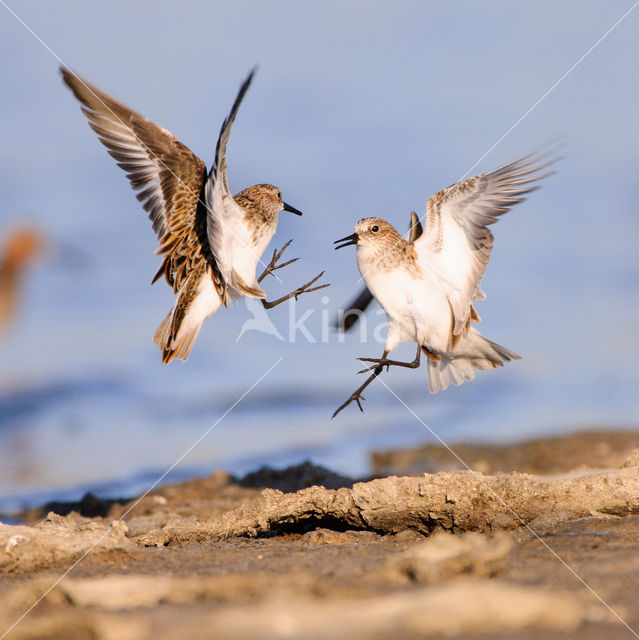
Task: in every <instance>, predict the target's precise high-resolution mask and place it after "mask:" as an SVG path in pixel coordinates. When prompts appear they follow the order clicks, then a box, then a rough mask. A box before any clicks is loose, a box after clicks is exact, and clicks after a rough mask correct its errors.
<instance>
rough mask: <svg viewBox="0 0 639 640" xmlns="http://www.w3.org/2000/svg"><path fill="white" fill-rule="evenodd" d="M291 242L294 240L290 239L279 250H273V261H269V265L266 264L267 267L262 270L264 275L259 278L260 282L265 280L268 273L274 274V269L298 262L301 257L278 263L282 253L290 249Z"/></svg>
mask: <svg viewBox="0 0 639 640" xmlns="http://www.w3.org/2000/svg"><path fill="white" fill-rule="evenodd" d="M291 242H293V241H292V240H289V241H288V242H287V243H286V244H285V245H284V246H283V247H282V248H281V249H280V250H279V251H278V250H277V249H275V251H273V257H272V258H271V261H270V262H269V263H268V265H266V269H264V271H262V275H261V276H260V277H259V278H258V279H257V281H258V282H262V280H264V278H266V276H268V275H273V272H274V271H277V270H278V269H283V268H284V267H287V266H288V265H289V264H292V263H293V262H297V261H298V260H299V258H292V259H291V260H287V261H286V262H283V263H282V264H277V263H278V261H279V259H280V258H281V257H282V255H283V254H284V252H285V251H286V249H288V246H289V245H290V244H291Z"/></svg>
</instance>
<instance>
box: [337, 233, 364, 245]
mask: <svg viewBox="0 0 639 640" xmlns="http://www.w3.org/2000/svg"><path fill="white" fill-rule="evenodd" d="M358 240H359V236H358V235H357V234H356V233H352V234H351V235H350V236H346V237H345V238H342V239H341V240H335V242H333V244H338V243H339V242H343V243H344V244H340V245H339V246H337V247H335V249H341V248H342V247H348V245H349V244H357V241H358Z"/></svg>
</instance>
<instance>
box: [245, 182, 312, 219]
mask: <svg viewBox="0 0 639 640" xmlns="http://www.w3.org/2000/svg"><path fill="white" fill-rule="evenodd" d="M235 200H236V201H237V203H238V204H239V205H240V206H242V207H243V208H244V209H246V210H248V211H251V210H253V211H257V210H258V209H259V210H260V213H262V214H266V216H267V217H269V218H272V217H275V216H276V215H277V214H278V213H279V212H280V211H290V212H291V213H294V214H295V215H298V216H301V215H302V212H301V211H299V210H298V209H296V208H295V207H293V206H291V205H290V204H288V203H286V202H284V200H282V192H281V191H280V189H279V188H278V187H276V186H274V185H272V184H254V185H253V186H252V187H248V188H246V189H244V191H240V193H238V194H237V196H235Z"/></svg>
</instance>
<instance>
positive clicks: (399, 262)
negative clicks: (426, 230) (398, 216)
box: [357, 234, 417, 273]
mask: <svg viewBox="0 0 639 640" xmlns="http://www.w3.org/2000/svg"><path fill="white" fill-rule="evenodd" d="M357 264H358V266H359V269H360V271H361V272H362V273H364V272H374V271H377V270H384V271H393V270H394V269H397V268H398V267H401V266H404V267H407V268H409V269H412V268H416V264H417V262H416V255H415V248H414V247H413V245H412V244H409V243H408V242H406V240H404V238H402V237H401V236H400V235H399V234H397V236H393V237H390V238H388V240H386V241H385V242H383V243H379V244H376V245H374V246H371V245H364V246H358V247H357Z"/></svg>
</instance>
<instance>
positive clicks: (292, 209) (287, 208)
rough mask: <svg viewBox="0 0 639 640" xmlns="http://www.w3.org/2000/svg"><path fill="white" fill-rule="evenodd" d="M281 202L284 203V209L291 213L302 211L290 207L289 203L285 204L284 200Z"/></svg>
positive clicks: (296, 213)
mask: <svg viewBox="0 0 639 640" xmlns="http://www.w3.org/2000/svg"><path fill="white" fill-rule="evenodd" d="M282 204H283V205H284V211H290V212H291V213H294V214H295V215H296V216H301V215H302V212H301V211H300V210H299V209H296V208H295V207H291V205H290V204H286V202H282Z"/></svg>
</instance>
